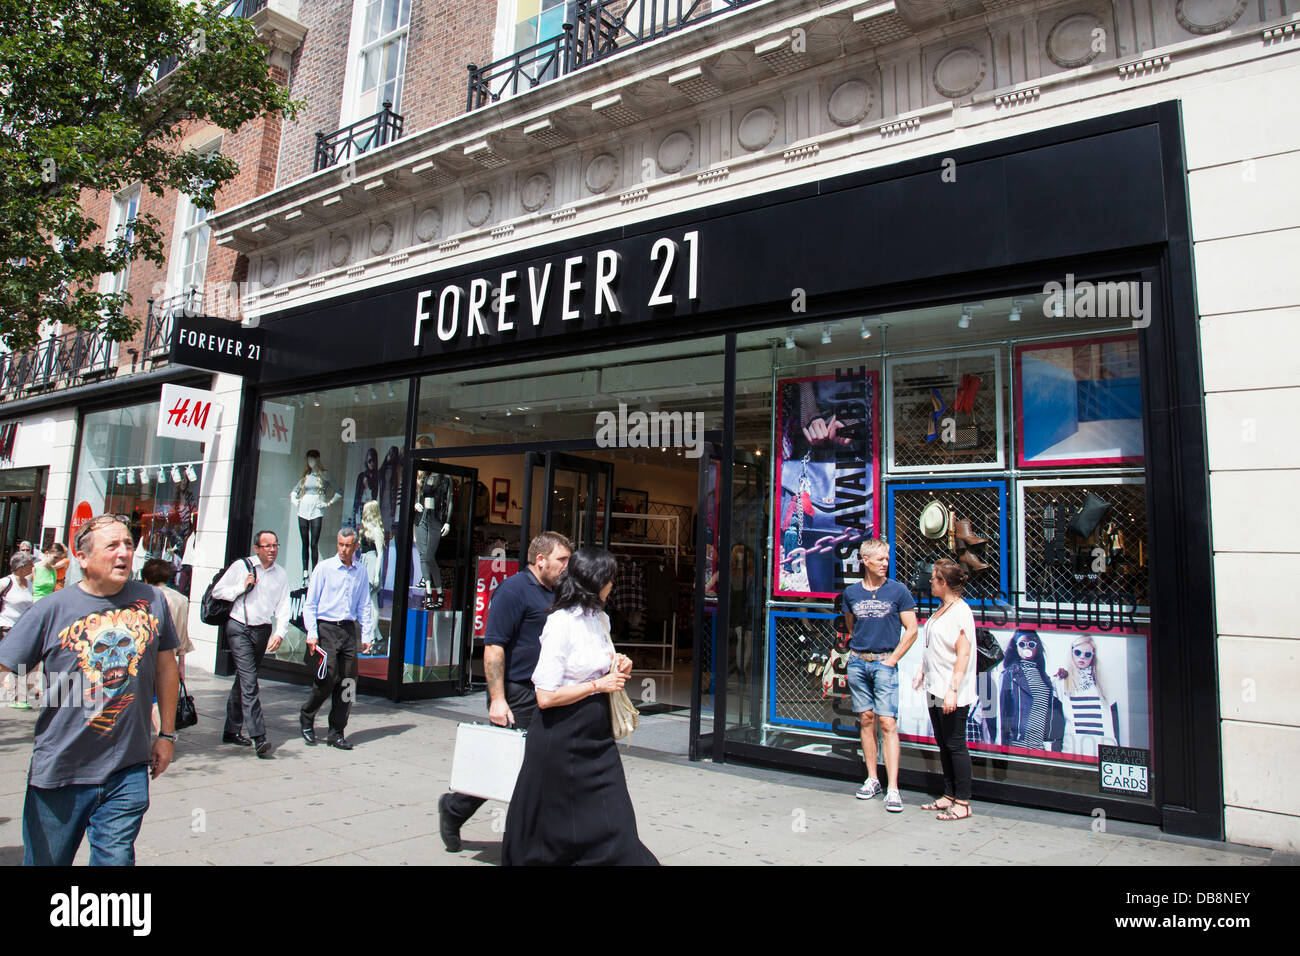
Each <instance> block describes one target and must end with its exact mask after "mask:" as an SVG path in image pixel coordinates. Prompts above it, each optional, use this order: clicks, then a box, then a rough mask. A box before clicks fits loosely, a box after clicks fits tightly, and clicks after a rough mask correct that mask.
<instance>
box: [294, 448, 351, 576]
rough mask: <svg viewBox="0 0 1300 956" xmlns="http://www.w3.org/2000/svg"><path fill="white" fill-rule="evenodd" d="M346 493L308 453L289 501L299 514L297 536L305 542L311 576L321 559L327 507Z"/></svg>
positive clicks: (305, 565)
mask: <svg viewBox="0 0 1300 956" xmlns="http://www.w3.org/2000/svg"><path fill="white" fill-rule="evenodd" d="M342 498H343V495H342V493H341V492H340V491H339V489H338V486H337V485H336V484H335V483H334V479H333V478H332V477H330V473H329V472H328V471H326V470H325V468H324V467H323V466H322V465H321V463H320V457H319V456H318V455H317V454H316V453H314V452H312V453H308V455H307V467H306V469H305V470H304V471H303V474H302V477H301V478H299V479H298V484H296V485H294V488H293V491H291V492H290V493H289V501H290V502H291V503H292V504H293V506H294V507H295V509H296V510H297V513H298V537H299V540H300V543H301V545H302V573H303V577H304V578H306V577H308V576H309V575H310V574H311V572H312V569H313V568H315V567H316V564H317V562H319V561H320V534H321V525H322V524H323V519H324V516H325V509H326V508H328V507H330V506H331V505H333V504H334V503H336V502H338V501H340V500H342Z"/></svg>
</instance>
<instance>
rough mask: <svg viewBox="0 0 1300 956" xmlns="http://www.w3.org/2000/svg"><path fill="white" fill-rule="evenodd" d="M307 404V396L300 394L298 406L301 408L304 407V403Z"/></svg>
mask: <svg viewBox="0 0 1300 956" xmlns="http://www.w3.org/2000/svg"><path fill="white" fill-rule="evenodd" d="M306 404H307V400H306V399H305V398H303V397H302V396H301V395H299V396H298V407H299V408H300V409H301V408H302V407H303V406H304V405H306Z"/></svg>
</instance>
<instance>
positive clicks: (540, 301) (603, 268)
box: [414, 230, 700, 347]
mask: <svg viewBox="0 0 1300 956" xmlns="http://www.w3.org/2000/svg"><path fill="white" fill-rule="evenodd" d="M699 238H700V234H699V231H698V230H691V231H690V232H687V233H685V234H683V235H682V237H681V241H680V243H679V242H678V241H677V240H675V239H672V238H669V237H667V236H662V237H660V238H658V239H656V240H655V241H654V243H653V244H652V245H651V247H650V261H649V263H648V264H649V266H650V268H651V270H652V275H653V281H652V283H651V287H652V291H651V292H650V295H649V297H648V299H647V300H646V306H647V307H648V308H653V309H658V308H663V307H665V306H673V305H675V304H676V301H677V297H676V294H675V293H674V292H673V291H672V281H673V276H674V274H675V272H676V270H677V268H678V262H679V261H681V260H683V259H684V260H685V268H686V299H687V300H688V301H696V300H698V299H699V285H700V255H699ZM623 263H624V260H623V257H622V256H621V255H620V254H619V253H618V252H617V251H616V250H613V249H600V250H597V251H596V252H595V254H594V255H592V254H583V255H578V256H566V257H565V258H563V259H560V260H557V261H555V262H544V263H542V264H541V265H540V266H529V267H528V269H527V280H528V295H527V298H526V300H525V299H524V298H523V297H522V295H521V294H516V292H515V291H514V288H512V284H514V287H515V288H518V285H517V284H519V283H521V281H522V278H523V277H522V276H521V275H520V272H519V270H518V269H509V270H506V271H503V272H502V273H501V274H500V275H499V276H498V277H497V280H496V281H495V282H493V281H492V280H489V279H486V278H482V277H479V278H475V279H472V280H471V281H470V282H469V284H468V286H463V285H457V284H455V283H449V284H447V285H445V286H443V287H442V288H440V289H423V290H421V291H420V292H419V293H418V294H417V295H416V297H415V336H414V344H415V346H416V347H419V345H420V341H421V339H422V338H423V336H424V326H425V323H426V322H431V323H433V325H434V329H435V332H436V334H437V337H438V340H439V341H441V342H450V341H452V340H453V339H455V338H456V337H457V336H458V335H462V334H463V335H464V337H465V338H466V339H468V340H471V341H472V340H474V339H475V338H476V337H491V336H492V335H493V334H494V333H496V334H500V333H504V332H511V331H513V330H514V328H515V320H514V318H512V316H511V314H510V313H511V312H512V311H513V309H512V307H514V308H518V309H521V310H522V307H523V304H524V302H525V301H526V302H527V305H528V308H529V320H530V321H531V323H532V327H533V328H536V327H537V326H539V325H541V324H542V322H543V321H544V320H545V318H546V305H547V293H548V291H549V290H550V288H551V279H552V272H553V271H554V272H558V273H559V276H558V278H557V280H556V281H557V283H558V284H559V286H560V297H559V298H560V303H559V306H560V318H561V320H563V321H565V322H571V321H573V320H575V319H581V318H582V315H583V303H584V301H589V304H590V307H591V309H590V311H591V314H592V315H594V316H606V315H609V316H617V315H621V314H622V313H623V305H622V302H621V300H620V298H619V295H618V282H619V276H620V274H621V271H622V268H623ZM588 293H590V299H589V300H588ZM489 315H491V316H492V318H494V319H495V328H493V323H492V322H491V321H490V320H489Z"/></svg>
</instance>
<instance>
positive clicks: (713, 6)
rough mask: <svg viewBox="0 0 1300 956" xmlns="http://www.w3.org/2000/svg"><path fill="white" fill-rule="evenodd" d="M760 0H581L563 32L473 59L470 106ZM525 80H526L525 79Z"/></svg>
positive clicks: (486, 102) (466, 103)
mask: <svg viewBox="0 0 1300 956" xmlns="http://www.w3.org/2000/svg"><path fill="white" fill-rule="evenodd" d="M754 2H756V0H632V2H631V3H629V2H627V0H577V6H576V8H575V10H574V20H575V22H574V23H566V24H564V32H563V33H562V34H560V35H559V36H557V37H554V38H552V39H550V40H545V41H543V42H542V43H538V44H536V45H534V46H530V47H528V48H527V49H524V50H520V51H519V52H518V53H514V54H511V55H510V56H508V57H505V58H504V59H501V60H497V61H496V62H495V63H489V64H488V65H487V66H476V65H475V64H473V63H471V64H470V65H469V92H468V95H467V96H466V98H465V108H466V110H467V111H468V110H475V109H478V108H479V107H480V106H486V105H487V104H489V103H495V102H496V101H497V100H499V99H501V97H502V96H505V95H507V94H514V93H518V92H519V91H520V90H521V89H531V88H532V87H534V86H538V85H539V84H541V83H544V82H546V81H547V80H552V79H555V78H556V77H557V76H562V75H564V74H565V73H570V72H572V71H574V70H579V69H582V68H583V67H584V66H589V65H590V64H592V63H596V62H598V61H600V60H602V59H604V58H605V57H608V56H612V55H613V54H615V53H619V52H622V51H623V50H628V49H631V48H632V47H635V46H638V45H640V44H642V43H647V42H649V41H651V40H657V39H659V38H660V37H664V36H667V35H668V34H670V33H675V32H676V31H678V30H682V29H685V28H686V27H690V26H694V25H695V24H697V23H702V22H703V21H705V20H708V19H709V18H710V17H715V16H717V15H718V14H720V13H726V12H727V11H729V10H734V9H735V8H737V7H743V6H745V4H747V3H754ZM525 83H526V84H527V85H526V86H525V85H524V84H525Z"/></svg>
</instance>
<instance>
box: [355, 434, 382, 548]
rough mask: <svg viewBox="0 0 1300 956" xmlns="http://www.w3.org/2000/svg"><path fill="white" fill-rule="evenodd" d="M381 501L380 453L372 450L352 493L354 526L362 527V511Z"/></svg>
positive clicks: (368, 452)
mask: <svg viewBox="0 0 1300 956" xmlns="http://www.w3.org/2000/svg"><path fill="white" fill-rule="evenodd" d="M378 500H379V452H378V451H376V450H375V449H373V448H371V449H370V450H369V451H367V452H366V465H365V467H364V468H362V469H361V473H360V474H358V475H357V487H356V490H355V491H354V492H353V493H352V526H353V527H354V528H360V527H361V521H362V517H363V515H362V509H363V508H364V506H365V504H366V502H368V501H378Z"/></svg>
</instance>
